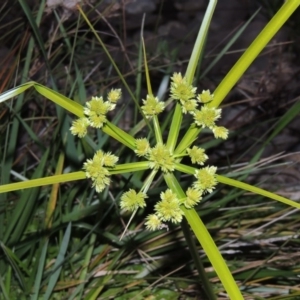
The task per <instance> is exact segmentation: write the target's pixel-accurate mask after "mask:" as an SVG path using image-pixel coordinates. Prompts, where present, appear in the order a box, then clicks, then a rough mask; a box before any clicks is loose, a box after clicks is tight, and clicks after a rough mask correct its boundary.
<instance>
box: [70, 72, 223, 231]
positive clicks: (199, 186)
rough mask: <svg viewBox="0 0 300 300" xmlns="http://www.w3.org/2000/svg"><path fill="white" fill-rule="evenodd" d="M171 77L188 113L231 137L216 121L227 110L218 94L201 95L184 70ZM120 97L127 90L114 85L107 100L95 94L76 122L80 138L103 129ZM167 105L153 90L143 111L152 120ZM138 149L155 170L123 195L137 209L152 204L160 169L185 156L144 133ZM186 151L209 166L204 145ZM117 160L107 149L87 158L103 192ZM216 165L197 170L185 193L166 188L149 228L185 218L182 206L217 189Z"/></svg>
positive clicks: (206, 92) (199, 123) (166, 169)
mask: <svg viewBox="0 0 300 300" xmlns="http://www.w3.org/2000/svg"><path fill="white" fill-rule="evenodd" d="M171 80H172V81H171V88H170V92H171V98H172V99H174V100H177V101H179V103H180V104H181V109H182V113H184V114H187V113H189V114H191V115H192V116H193V119H194V122H195V124H196V125H197V126H199V127H200V128H205V127H206V128H209V129H211V130H212V132H213V133H214V136H215V138H222V139H226V138H227V136H228V131H227V129H226V128H224V127H219V126H217V125H216V121H217V120H218V119H219V118H220V117H221V109H217V108H214V107H210V106H209V103H210V102H211V101H212V100H213V97H214V95H213V94H211V93H210V91H209V90H203V91H202V93H201V94H198V95H196V88H195V87H193V86H192V85H190V84H188V82H187V80H186V79H185V78H184V77H182V75H181V74H180V73H174V75H173V76H172V78H171ZM120 97H121V90H119V89H112V90H111V91H110V92H109V93H108V95H107V100H106V101H105V100H104V99H103V97H92V99H91V100H90V101H89V102H87V103H86V106H85V108H84V115H85V117H83V118H80V119H78V120H75V121H74V122H73V123H72V127H71V129H70V130H71V132H72V133H73V134H74V135H78V136H79V137H84V136H85V135H86V133H87V127H88V126H92V127H95V128H102V127H103V125H104V123H105V122H106V121H107V119H106V114H107V113H108V112H109V111H111V110H112V109H114V108H115V106H116V102H117V101H118V100H119V99H120ZM164 108H165V105H164V103H163V102H161V101H159V99H158V98H157V97H154V96H153V95H147V97H146V100H143V106H142V111H143V113H144V115H145V117H146V118H148V119H152V118H153V117H154V116H156V115H158V114H159V113H161V112H162V111H163V110H164ZM153 122H158V120H157V119H156V118H153ZM156 125H157V124H156ZM134 151H135V153H136V155H137V156H138V157H144V158H145V159H146V160H147V161H148V166H149V169H152V173H151V175H150V176H149V177H148V179H147V180H146V181H145V183H144V185H143V187H142V188H141V190H140V191H139V192H137V191H135V190H133V189H129V191H127V192H125V193H124V194H123V195H122V196H121V201H120V207H121V208H122V209H123V210H125V211H131V212H135V211H136V210H138V209H140V208H145V207H146V199H147V198H148V196H147V191H148V189H149V188H150V186H151V183H152V181H153V179H154V177H155V175H156V173H157V171H159V170H161V171H162V172H163V173H165V174H166V173H171V172H173V171H174V170H175V169H176V167H178V166H180V165H179V164H177V163H178V162H179V157H178V156H176V155H174V154H173V153H172V150H171V147H167V146H166V145H165V144H163V142H161V141H158V142H157V144H156V145H155V146H154V147H151V146H150V143H149V141H148V140H147V139H146V138H138V139H136V140H135V149H134ZM175 152H176V151H175ZM183 155H186V156H189V157H190V159H191V162H192V163H193V164H198V165H200V166H203V165H204V163H205V162H206V160H207V159H208V156H207V155H206V154H205V151H204V149H202V148H199V147H197V146H193V147H190V148H187V149H186V152H185V153H184V154H183ZM117 161H118V157H117V156H115V155H113V154H111V153H110V152H108V153H104V152H103V151H101V150H98V151H97V152H96V154H95V155H94V157H93V158H92V159H88V160H87V161H86V162H85V163H84V166H83V168H84V170H85V173H86V177H87V178H91V180H92V181H93V187H95V189H96V191H97V192H101V191H103V190H104V189H105V187H106V186H108V185H109V184H110V172H109V170H110V169H111V168H113V167H114V166H115V164H116V163H117ZM180 168H181V167H179V169H180ZM180 170H182V168H181V169H180ZM216 170H217V168H216V167H214V166H207V167H202V168H201V169H195V173H194V176H195V178H196V179H195V181H194V182H193V183H192V184H191V186H190V187H188V188H187V190H186V191H185V196H184V197H183V198H181V199H179V198H178V195H177V194H176V193H175V192H174V191H173V190H171V189H167V190H165V191H163V192H161V194H160V200H159V201H158V202H157V203H156V204H155V205H154V213H153V214H150V215H149V216H148V217H147V218H146V222H145V225H146V227H147V229H149V230H157V229H161V228H165V227H167V225H166V222H171V223H173V224H178V223H180V222H181V221H182V218H183V215H184V213H183V210H182V209H181V206H184V207H185V208H186V209H191V208H193V207H194V206H195V205H197V204H198V203H199V202H200V201H201V199H202V196H203V195H205V194H206V193H212V192H213V190H214V189H215V186H216V184H217V179H216Z"/></svg>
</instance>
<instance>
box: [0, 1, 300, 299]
mask: <svg viewBox="0 0 300 300" xmlns="http://www.w3.org/2000/svg"><path fill="white" fill-rule="evenodd" d="M216 3H217V1H210V2H209V5H208V8H207V12H206V14H205V18H204V19H203V22H202V24H201V27H200V30H199V33H198V37H197V40H196V42H195V46H194V49H193V52H192V55H191V58H190V60H189V63H188V67H187V70H186V72H185V74H181V73H174V74H173V75H172V77H171V84H170V89H169V90H170V101H169V103H174V106H173V108H172V110H171V111H169V112H168V114H172V121H171V124H170V127H169V132H168V134H167V137H166V138H165V136H166V134H165V132H163V130H162V126H161V122H160V116H161V114H163V113H165V112H164V109H165V107H166V103H165V102H163V101H161V100H160V99H159V98H158V97H157V96H156V95H155V94H153V91H152V87H151V79H150V76H149V71H148V68H147V59H146V49H144V59H145V60H144V62H145V64H144V65H145V75H146V82H147V90H148V94H147V95H146V96H145V97H144V99H142V100H141V102H140V103H137V105H141V107H140V113H141V115H142V117H143V121H142V122H144V125H145V129H149V130H150V131H151V132H153V133H154V137H155V138H154V139H151V140H149V139H148V138H147V133H145V135H144V136H140V137H138V138H136V137H135V136H134V135H133V134H130V133H127V132H125V131H124V130H123V129H121V128H119V127H118V126H116V125H114V124H113V123H112V122H110V121H109V112H110V111H112V110H114V109H116V107H117V102H118V100H119V99H120V98H121V97H122V91H121V90H120V89H114V88H113V89H111V90H110V91H109V92H108V93H107V95H102V96H101V95H95V96H94V97H92V98H91V99H90V100H89V101H87V102H86V104H85V106H82V105H81V104H79V103H77V102H75V101H73V100H71V99H69V98H68V97H66V96H64V95H62V94H60V93H58V92H56V91H55V90H52V89H50V88H48V87H45V86H43V85H41V84H38V83H36V82H27V83H24V84H22V85H20V86H18V87H15V88H13V89H11V90H9V91H7V92H5V93H3V94H2V95H0V102H3V101H6V100H8V99H10V98H13V97H15V96H17V95H19V94H21V93H23V92H25V91H26V90H28V89H29V88H34V89H35V90H36V91H37V92H38V93H39V94H41V95H43V96H44V97H46V98H47V99H49V100H51V101H53V102H55V103H56V104H58V105H59V106H60V107H62V108H64V109H65V110H67V111H68V112H70V113H72V114H74V115H75V116H76V118H75V119H74V120H73V122H72V124H71V125H70V131H71V133H72V134H73V135H75V136H77V137H78V138H79V139H82V138H83V139H84V138H85V137H86V136H87V135H88V132H89V130H90V129H89V128H95V129H96V130H101V131H102V132H103V133H105V134H107V135H108V136H109V137H110V138H111V139H114V140H116V141H118V142H119V143H121V144H122V145H124V146H126V147H128V148H129V149H131V150H132V151H133V153H134V154H135V160H134V161H132V162H126V163H119V161H122V157H118V156H117V155H115V154H114V153H112V152H105V151H103V150H101V149H100V150H98V151H96V153H94V155H93V156H92V157H91V158H89V159H87V160H86V161H85V162H84V164H83V166H82V170H80V171H77V172H73V173H67V174H61V170H62V166H63V159H60V160H59V164H58V169H57V174H55V175H53V176H49V177H41V178H39V179H32V180H28V181H20V182H15V183H9V184H3V185H1V186H0V193H7V192H10V191H16V190H22V189H28V188H32V187H37V186H42V185H50V184H51V185H53V186H56V187H57V185H58V184H60V183H63V182H69V181H74V180H86V179H87V178H88V179H89V180H90V181H91V182H92V184H91V187H92V188H94V189H95V191H96V192H97V193H101V192H103V191H105V190H107V189H109V186H110V183H111V180H113V178H114V175H119V174H125V173H134V172H141V171H143V172H145V176H144V178H145V179H144V182H143V185H142V187H141V188H139V189H136V188H129V189H128V190H127V191H125V192H124V193H123V194H122V196H121V201H120V209H121V210H123V211H130V212H131V213H132V217H134V215H135V214H136V213H137V211H138V210H140V209H144V208H145V207H146V205H147V203H148V201H150V200H151V199H150V198H151V197H150V196H149V195H148V192H149V189H151V187H152V185H153V182H154V180H155V179H157V178H162V179H163V180H161V186H162V187H163V186H166V189H164V190H163V191H162V192H161V193H160V199H159V200H158V201H157V203H155V204H154V209H153V212H152V213H150V214H149V215H148V216H147V217H146V219H145V227H146V228H145V229H146V230H150V231H156V230H166V229H167V228H168V226H170V225H169V224H175V225H176V224H177V225H178V224H182V228H183V231H184V233H185V236H186V238H187V240H188V239H189V236H188V235H189V234H188V232H189V228H188V227H187V226H186V221H187V223H188V224H189V226H190V228H191V230H192V232H193V233H194V235H195V236H196V238H197V240H198V241H199V243H200V245H201V247H202V248H203V250H204V252H205V253H206V255H207V257H208V259H209V261H210V262H211V264H212V266H213V268H214V270H215V272H216V274H217V275H218V277H219V279H220V281H221V282H222V284H223V286H224V289H225V290H226V292H227V294H228V296H229V297H230V299H235V300H238V299H243V296H242V292H241V290H240V288H239V286H238V284H237V283H236V282H235V280H234V278H233V276H232V274H231V272H230V270H229V268H228V266H227V264H226V262H225V261H224V259H223V257H222V255H221V254H220V252H219V250H218V248H217V246H216V244H215V242H214V241H213V239H212V237H211V235H210V233H209V232H208V230H207V228H206V226H205V225H204V223H203V221H202V220H201V218H200V217H199V215H198V213H197V212H196V210H195V207H196V206H197V204H199V202H200V201H201V199H202V197H204V196H205V195H207V194H209V193H212V192H213V191H214V189H215V188H216V186H217V184H218V183H222V184H226V185H229V186H233V187H236V188H240V189H243V190H245V191H249V192H252V193H256V194H259V195H262V196H264V197H268V198H270V199H273V200H276V201H279V202H282V203H284V204H286V205H290V206H292V207H295V208H300V205H299V204H298V203H296V202H294V201H291V200H289V199H286V198H284V197H282V196H279V195H276V194H274V193H271V192H269V191H266V190H263V189H261V188H258V187H256V186H253V185H249V184H246V183H244V182H241V181H238V180H234V179H232V178H229V177H226V176H225V175H220V174H219V173H218V168H217V167H218V166H211V165H206V164H205V163H206V160H207V159H208V156H207V155H206V154H205V151H204V149H202V148H201V146H199V145H197V143H196V140H197V138H198V136H199V134H201V131H202V129H203V128H206V129H208V130H210V132H211V137H212V138H215V139H227V137H228V135H229V134H230V133H229V132H228V130H227V129H226V128H224V127H222V126H219V125H218V120H219V119H220V118H221V113H222V110H221V108H219V106H220V104H221V103H222V101H223V100H224V98H225V97H226V95H227V94H228V93H229V91H230V90H231V89H232V88H233V86H234V85H235V84H236V82H237V81H238V80H239V79H240V78H241V76H242V75H243V73H244V72H245V71H246V70H247V68H248V67H249V66H250V64H251V63H252V62H253V60H254V59H255V58H256V57H257V56H258V55H259V53H260V52H261V51H262V49H263V48H264V47H265V46H266V44H267V43H268V42H269V41H270V40H271V38H272V37H273V36H274V35H275V34H276V32H278V30H279V29H280V28H281V26H282V25H283V24H284V23H285V22H286V20H287V19H288V18H289V17H290V15H291V14H292V13H293V12H294V11H295V10H296V8H297V7H298V6H299V4H300V0H288V1H286V2H285V3H284V5H283V6H282V7H281V9H280V10H279V11H278V12H277V14H276V15H275V16H274V17H273V18H272V20H271V21H270V22H269V23H268V24H267V25H266V27H265V28H264V29H263V30H262V32H261V33H260V34H259V36H258V37H257V38H256V39H255V40H254V41H253V43H252V44H251V46H250V47H249V48H248V49H247V50H246V51H245V53H244V54H243V55H242V56H241V58H240V59H239V60H238V61H237V63H236V64H235V65H234V66H233V68H232V69H231V70H230V71H229V73H228V74H227V75H226V76H225V78H224V79H223V80H222V81H221V83H220V84H219V85H218V87H217V88H216V90H215V91H213V92H211V91H209V90H207V89H205V87H203V88H200V89H199V88H198V87H196V86H194V84H193V79H194V75H195V71H196V67H197V64H198V61H199V58H200V56H201V53H202V51H203V48H204V43H205V39H206V36H207V32H208V28H209V24H210V20H211V18H212V16H213V11H214V9H215V6H216ZM78 9H79V11H80V13H81V15H82V16H83V17H84V18H85V20H86V22H87V23H88V24H89V26H90V28H91V30H92V31H93V32H94V34H95V35H96V37H97V39H98V41H99V43H100V44H101V45H102V47H103V49H104V51H105V52H106V53H107V55H108V56H109V58H110V59H111V62H112V64H113V66H114V67H115V69H116V71H117V72H118V73H119V74H120V71H119V69H118V67H117V66H116V64H115V63H114V61H113V60H112V58H111V57H110V54H109V52H108V51H107V49H106V48H105V45H104V44H103V42H102V40H101V38H100V37H99V36H98V34H97V33H96V32H95V30H94V29H93V26H92V25H91V24H90V23H89V20H88V19H87V18H86V16H85V14H84V12H83V11H82V10H81V8H80V7H78ZM120 78H121V79H122V80H123V81H124V78H123V77H122V76H121V74H120ZM123 83H124V85H125V87H127V88H128V86H127V84H126V82H125V81H124V82H123ZM128 90H129V88H128ZM129 92H130V90H129ZM184 118H187V119H188V120H189V121H190V122H191V124H190V127H189V128H188V130H186V132H182V131H181V129H182V121H183V119H184ZM145 129H144V131H143V132H145ZM179 137H181V138H179ZM183 158H188V159H189V160H190V164H192V165H193V166H190V164H188V165H186V164H184V163H182V160H183ZM178 174H188V175H190V176H191V178H192V179H193V180H192V181H191V184H190V186H188V187H187V188H183V187H182V185H181V183H180V175H178ZM162 182H164V183H162ZM54 209H55V205H54V207H53V208H52V209H51V211H52V212H53V210H54ZM46 222H47V224H48V225H47V226H50V227H51V214H50V215H47V216H46ZM66 234H67V233H66ZM189 245H190V247H192V245H191V244H189ZM3 247H4V245H3ZM195 259H196V260H197V258H195ZM198 263H199V267H198V270H199V272H200V273H201V274H200V275H201V279H202V283H203V285H204V289H205V292H206V294H207V296H208V297H209V299H215V295H214V291H213V289H212V286H211V285H210V283H209V281H208V280H207V278H206V275H205V272H204V270H203V268H202V267H201V262H199V261H198ZM35 288H36V289H38V288H39V286H36V287H35Z"/></svg>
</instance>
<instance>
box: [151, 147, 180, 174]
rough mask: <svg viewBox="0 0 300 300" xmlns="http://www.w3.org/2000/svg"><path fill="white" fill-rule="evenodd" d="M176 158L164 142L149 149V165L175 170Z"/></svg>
mask: <svg viewBox="0 0 300 300" xmlns="http://www.w3.org/2000/svg"><path fill="white" fill-rule="evenodd" d="M174 163H175V161H174V158H173V156H172V155H171V153H170V151H169V149H168V148H167V147H166V146H165V145H163V144H162V143H158V144H157V145H156V146H155V147H154V148H151V149H150V150H149V167H150V168H151V169H159V168H161V170H162V171H163V172H171V171H174Z"/></svg>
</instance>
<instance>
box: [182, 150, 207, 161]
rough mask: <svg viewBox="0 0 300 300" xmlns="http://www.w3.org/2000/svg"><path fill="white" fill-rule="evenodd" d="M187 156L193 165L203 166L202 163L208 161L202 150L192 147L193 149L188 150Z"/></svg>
mask: <svg viewBox="0 0 300 300" xmlns="http://www.w3.org/2000/svg"><path fill="white" fill-rule="evenodd" d="M186 151H187V153H188V155H189V156H190V158H191V160H192V163H193V164H199V165H204V162H205V161H206V160H207V159H208V156H207V155H206V154H205V152H204V149H202V148H198V147H196V146H193V148H188V149H187V150H186Z"/></svg>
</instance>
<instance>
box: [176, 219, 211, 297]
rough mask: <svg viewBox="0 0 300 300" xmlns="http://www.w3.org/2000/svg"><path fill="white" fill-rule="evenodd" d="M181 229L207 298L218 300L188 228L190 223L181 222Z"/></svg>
mask: <svg viewBox="0 0 300 300" xmlns="http://www.w3.org/2000/svg"><path fill="white" fill-rule="evenodd" d="M181 228H182V231H183V234H184V237H185V240H186V242H187V244H188V248H189V250H190V253H191V255H192V258H193V261H194V263H195V266H196V268H197V270H198V274H199V277H200V280H201V282H202V284H203V288H204V291H205V294H206V296H207V298H208V299H209V300H214V299H217V298H216V295H215V293H214V291H213V288H212V285H211V283H210V281H209V280H208V277H207V274H206V272H205V269H204V267H203V264H202V261H201V257H200V255H198V252H197V248H196V246H195V243H194V241H193V238H192V236H191V232H190V227H189V226H188V223H187V221H186V220H185V219H184V220H183V221H182V222H181Z"/></svg>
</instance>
